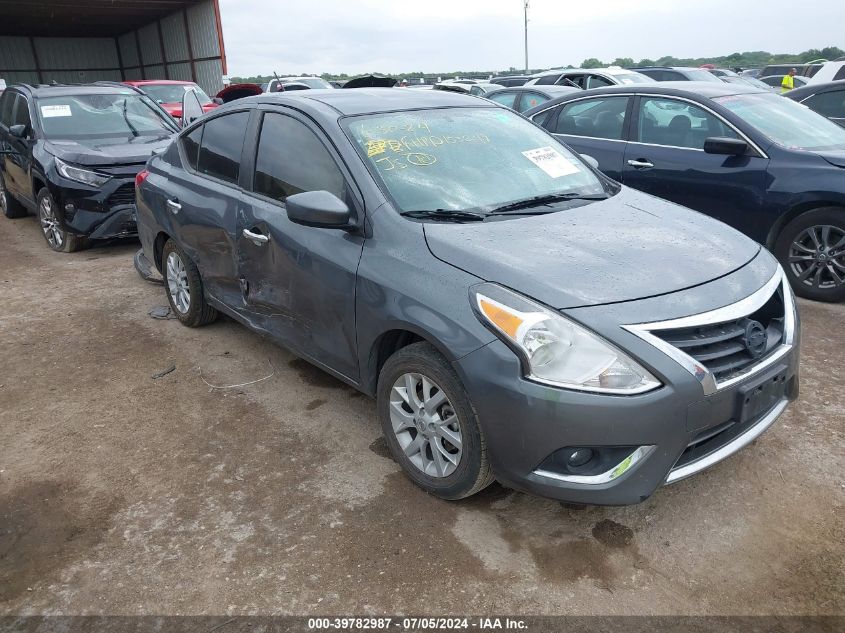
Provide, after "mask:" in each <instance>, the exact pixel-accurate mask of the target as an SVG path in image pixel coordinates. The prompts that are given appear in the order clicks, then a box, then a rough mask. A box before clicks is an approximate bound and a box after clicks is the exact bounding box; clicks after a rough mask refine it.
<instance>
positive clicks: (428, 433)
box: [390, 373, 463, 478]
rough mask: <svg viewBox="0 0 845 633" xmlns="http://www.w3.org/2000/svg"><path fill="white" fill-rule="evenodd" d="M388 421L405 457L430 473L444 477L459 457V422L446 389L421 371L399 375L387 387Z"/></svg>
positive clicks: (461, 446)
mask: <svg viewBox="0 0 845 633" xmlns="http://www.w3.org/2000/svg"><path fill="white" fill-rule="evenodd" d="M390 423H391V425H392V427H393V433H394V435H395V436H396V440H397V441H398V442H399V446H400V448H401V449H402V451H403V452H404V453H405V455H406V456H407V457H408V460H409V461H410V462H411V463H412V464H413V465H414V466H415V467H416V468H417V469H419V470H420V471H422V472H423V473H425V474H426V475H428V476H430V477H437V478H442V477H448V476H449V475H451V474H452V473H453V472H455V469H456V468H457V467H458V464H459V463H460V461H461V454H462V452H463V438H462V436H461V424H460V421H459V420H458V416H457V414H456V413H455V409H454V408H453V407H452V404H451V403H450V402H449V398H448V397H447V396H446V392H444V391H443V389H441V388H440V386H439V385H438V384H437V383H436V382H434V381H433V380H431V378H428V377H427V376H424V375H423V374H419V373H406V374H402V375H401V376H399V378H398V379H397V380H396V382H395V383H393V388H392V389H391V390H390Z"/></svg>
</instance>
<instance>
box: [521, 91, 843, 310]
mask: <svg viewBox="0 0 845 633" xmlns="http://www.w3.org/2000/svg"><path fill="white" fill-rule="evenodd" d="M525 116H527V117H529V118H531V119H532V120H533V121H534V122H535V123H537V124H539V125H541V126H543V127H544V128H545V129H547V130H548V131H550V132H552V133H553V134H554V135H555V136H557V137H558V138H559V139H561V140H563V141H565V142H566V143H567V144H568V145H570V146H571V147H573V148H574V149H576V150H577V151H578V152H581V153H584V154H588V155H590V156H593V157H594V158H595V159H597V160H598V162H599V167H600V169H601V170H602V171H603V172H604V173H605V174H607V175H608V176H610V177H611V178H613V179H614V180H617V181H619V182H621V183H623V184H625V185H628V186H630V187H634V188H635V189H639V190H641V191H645V192H647V193H650V194H653V195H655V196H659V197H661V198H665V199H667V200H671V201H672V202H677V203H679V204H682V205H685V206H688V207H691V208H693V209H696V210H698V211H701V212H703V213H706V214H708V215H711V216H713V217H715V218H718V219H719V220H722V221H723V222H726V223H728V224H730V225H732V226H734V227H736V228H737V229H739V230H741V231H742V232H744V233H745V234H746V235H748V236H750V237H752V238H754V239H755V240H757V241H758V242H760V243H761V244H764V245H766V246H767V247H768V248H770V249H771V250H773V251H774V253H775V255H776V256H777V257H778V259H779V260H780V261H781V263H782V264H783V266H784V269H785V270H786V273H787V275H788V277H789V279H790V282H791V283H792V285H793V287H794V288H795V292H796V293H798V294H800V295H801V296H803V297H807V298H810V299H816V300H820V301H841V300H842V299H845V130H843V129H842V128H841V127H838V126H837V125H835V124H834V123H832V122H831V121H829V120H827V119H825V118H824V117H822V116H820V115H818V114H816V113H815V112H813V111H812V110H810V109H808V108H804V107H801V106H799V105H798V104H796V103H795V102H793V101H791V100H789V99H784V98H782V97H781V96H780V95H777V94H773V93H771V92H764V91H761V90H758V89H755V88H751V87H745V86H740V85H736V84H727V83H723V82H718V83H717V82H712V83H710V82H708V83H698V82H665V83H660V84H657V85H637V86H614V87H612V88H599V89H596V90H588V91H583V92H578V93H575V94H570V95H566V96H564V97H560V98H558V99H555V100H554V101H551V102H548V103H545V104H543V105H541V106H540V107H538V108H534V109H532V110H530V111H528V112H525ZM701 256H702V258H706V257H707V253H702V254H701Z"/></svg>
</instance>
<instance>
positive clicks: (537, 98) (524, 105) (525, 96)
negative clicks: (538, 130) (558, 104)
mask: <svg viewBox="0 0 845 633" xmlns="http://www.w3.org/2000/svg"><path fill="white" fill-rule="evenodd" d="M548 100H549V98H548V97H547V96H545V95H543V94H540V93H539V92H534V91H533V90H526V91H525V92H523V93H522V99H521V100H520V102H519V109H518V112H525V111H526V110H530V109H531V108H536V107H537V106H538V105H540V104H541V103H545V102H546V101H548Z"/></svg>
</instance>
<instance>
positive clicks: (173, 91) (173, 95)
mask: <svg viewBox="0 0 845 633" xmlns="http://www.w3.org/2000/svg"><path fill="white" fill-rule="evenodd" d="M139 88H141V90H143V91H144V92H146V93H147V94H148V95H149V96H150V98H152V99H153V100H154V101H156V102H158V103H182V97H184V96H185V92H187V91H188V90H193V91H194V92H196V93H197V97H199V100H200V104H201V105H209V104H210V103H211V97H209V96H208V95H207V94H205V91H204V90H203V89H202V88H200V87H199V86H198V85H196V84H144V85H142V86H139Z"/></svg>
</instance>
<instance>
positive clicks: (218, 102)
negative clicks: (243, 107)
mask: <svg viewBox="0 0 845 633" xmlns="http://www.w3.org/2000/svg"><path fill="white" fill-rule="evenodd" d="M211 103H213V104H214V105H223V104H224V103H225V101H223V99H221V98H220V97H214V99H212V100H211Z"/></svg>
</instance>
